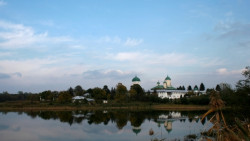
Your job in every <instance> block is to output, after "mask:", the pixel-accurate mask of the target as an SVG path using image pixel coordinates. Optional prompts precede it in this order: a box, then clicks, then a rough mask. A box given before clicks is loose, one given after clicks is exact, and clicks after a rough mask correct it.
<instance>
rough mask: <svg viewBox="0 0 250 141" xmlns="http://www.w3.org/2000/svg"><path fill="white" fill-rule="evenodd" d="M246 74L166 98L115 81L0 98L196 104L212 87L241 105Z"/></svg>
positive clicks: (249, 84)
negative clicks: (230, 83)
mask: <svg viewBox="0 0 250 141" xmlns="http://www.w3.org/2000/svg"><path fill="white" fill-rule="evenodd" d="M242 75H243V76H244V77H245V79H244V80H239V81H238V83H237V84H236V89H232V88H231V87H229V86H228V85H225V87H224V86H223V88H220V85H216V87H215V89H214V88H212V89H207V90H206V94H199V93H195V92H194V91H195V90H197V91H205V86H204V84H203V83H201V84H200V87H199V88H198V86H197V85H195V86H194V89H192V87H191V86H190V85H189V86H188V88H187V94H185V96H184V97H181V98H180V99H168V98H164V99H162V98H159V97H158V95H157V92H156V91H153V92H150V91H147V92H146V91H145V90H144V89H143V88H142V87H141V86H140V85H139V84H134V85H132V86H130V89H129V90H128V89H127V87H126V86H124V85H123V84H122V83H118V84H117V85H116V87H114V88H113V87H112V88H111V89H109V88H108V86H107V85H104V86H103V88H99V87H95V88H89V89H87V90H84V89H83V88H82V87H81V86H80V85H77V86H76V87H74V88H72V87H70V88H69V89H68V90H66V91H50V90H47V91H43V92H41V93H23V92H21V91H19V92H18V94H8V92H3V93H1V94H0V102H4V101H17V100H30V101H46V102H50V103H53V102H58V103H62V104H63V103H71V102H72V97H73V96H85V97H88V98H93V99H94V100H95V102H96V103H102V101H103V100H109V101H112V102H115V103H128V102H134V101H140V102H151V103H174V104H197V105H207V104H209V95H210V93H211V91H219V92H220V94H221V97H222V100H224V101H225V102H226V105H233V106H237V105H242V106H249V103H250V102H249V101H250V99H249V97H250V96H249V95H250V67H246V69H245V70H244V71H243V72H242ZM177 90H185V87H184V86H180V87H178V88H177Z"/></svg>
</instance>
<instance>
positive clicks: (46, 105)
mask: <svg viewBox="0 0 250 141" xmlns="http://www.w3.org/2000/svg"><path fill="white" fill-rule="evenodd" d="M79 109H81V110H90V109H93V110H99V109H134V110H136V109H138V110H139V109H150V110H182V111H183V110H207V109H209V107H208V106H199V105H177V104H156V103H149V102H129V103H115V102H110V103H108V104H93V105H90V104H74V103H68V104H60V103H50V102H39V101H36V102H30V101H12V102H3V103H0V110H79Z"/></svg>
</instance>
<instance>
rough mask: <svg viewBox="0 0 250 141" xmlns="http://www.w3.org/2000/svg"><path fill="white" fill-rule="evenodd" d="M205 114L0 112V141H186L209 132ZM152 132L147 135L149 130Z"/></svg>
mask: <svg viewBox="0 0 250 141" xmlns="http://www.w3.org/2000/svg"><path fill="white" fill-rule="evenodd" d="M205 112H206V111H185V112H184V111H183V112H175V111H127V110H112V111H59V112H58V111H57V112H53V111H35V112H34V111H33V112H0V140H1V141H91V140H93V141H99V140H100V141H117V140H119V141H123V140H124V141H127V140H136V141H140V140H141V141H150V140H153V139H158V140H160V139H165V140H187V139H188V137H187V135H190V134H196V135H197V138H196V140H198V139H199V138H201V136H200V132H202V131H204V130H207V129H209V128H210V127H211V126H212V123H210V122H209V121H207V120H205V121H203V122H201V120H200V118H199V117H198V116H200V115H202V114H203V113H205ZM150 129H152V130H153V131H154V134H153V135H149V130H150Z"/></svg>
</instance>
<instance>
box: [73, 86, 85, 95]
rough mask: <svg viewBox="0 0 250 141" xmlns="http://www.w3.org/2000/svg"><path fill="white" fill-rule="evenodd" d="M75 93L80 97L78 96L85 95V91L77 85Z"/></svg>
mask: <svg viewBox="0 0 250 141" xmlns="http://www.w3.org/2000/svg"><path fill="white" fill-rule="evenodd" d="M74 92H75V95H78V96H80V95H83V89H82V87H81V86H80V85H77V86H76V87H75V89H74Z"/></svg>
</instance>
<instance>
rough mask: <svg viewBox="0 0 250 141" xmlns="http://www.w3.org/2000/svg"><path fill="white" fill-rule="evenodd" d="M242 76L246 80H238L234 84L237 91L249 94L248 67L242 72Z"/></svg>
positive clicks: (249, 74)
mask: <svg viewBox="0 0 250 141" xmlns="http://www.w3.org/2000/svg"><path fill="white" fill-rule="evenodd" d="M242 75H243V76H244V77H245V78H246V79H245V80H239V81H238V82H237V84H236V88H237V90H238V91H242V92H243V91H245V92H250V66H247V67H246V68H245V70H244V71H243V72H242Z"/></svg>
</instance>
